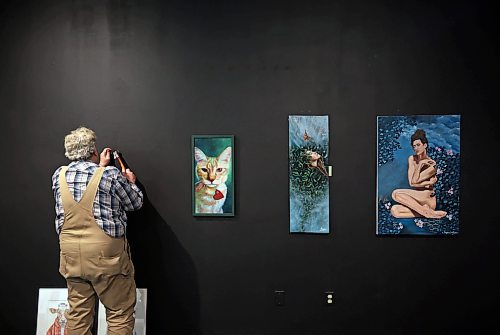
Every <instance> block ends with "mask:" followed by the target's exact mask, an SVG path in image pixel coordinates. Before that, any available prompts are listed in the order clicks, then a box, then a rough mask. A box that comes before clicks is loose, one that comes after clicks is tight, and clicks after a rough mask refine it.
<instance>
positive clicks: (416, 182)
mask: <svg viewBox="0 0 500 335" xmlns="http://www.w3.org/2000/svg"><path fill="white" fill-rule="evenodd" d="M377 148H378V169H377V234H379V235H397V234H405V235H445V234H448V235H454V234H458V231H459V220H458V219H459V192H460V183H459V181H460V116H459V115H416V116H379V117H378V140H377Z"/></svg>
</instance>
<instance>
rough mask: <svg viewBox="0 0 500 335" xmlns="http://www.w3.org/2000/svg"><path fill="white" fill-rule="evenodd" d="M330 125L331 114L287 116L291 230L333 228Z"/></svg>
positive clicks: (307, 231)
mask: <svg viewBox="0 0 500 335" xmlns="http://www.w3.org/2000/svg"><path fill="white" fill-rule="evenodd" d="M328 129H329V128H328V116H302V115H290V116H289V118H288V139H289V142H288V165H289V196H290V232H291V233H315V234H328V233H329V232H330V224H329V222H330V220H329V217H330V214H329V208H330V205H329V179H328V178H329V175H330V173H329V171H328V166H327V165H326V164H327V160H328V155H329V153H328V142H329V131H328Z"/></svg>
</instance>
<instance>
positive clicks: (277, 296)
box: [274, 290, 285, 306]
mask: <svg viewBox="0 0 500 335" xmlns="http://www.w3.org/2000/svg"><path fill="white" fill-rule="evenodd" d="M274 304H275V305H276V306H285V291H280V290H277V291H274Z"/></svg>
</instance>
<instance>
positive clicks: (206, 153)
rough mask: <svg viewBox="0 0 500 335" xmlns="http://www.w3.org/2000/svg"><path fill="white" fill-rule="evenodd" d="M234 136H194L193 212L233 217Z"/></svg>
mask: <svg viewBox="0 0 500 335" xmlns="http://www.w3.org/2000/svg"><path fill="white" fill-rule="evenodd" d="M233 149H234V137H233V136H231V135H204V136H202V135H195V136H193V137H192V160H193V199H192V201H193V215H195V216H233V215H234V191H233V189H234V183H233V156H234V152H233Z"/></svg>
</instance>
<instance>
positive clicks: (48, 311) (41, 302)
mask: <svg viewBox="0 0 500 335" xmlns="http://www.w3.org/2000/svg"><path fill="white" fill-rule="evenodd" d="M67 309H69V305H68V289H67V288H41V289H40V290H39V291H38V317H37V323H36V335H66V334H67V333H68V330H67V329H66V316H65V315H64V312H65V311H66V310H67Z"/></svg>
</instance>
